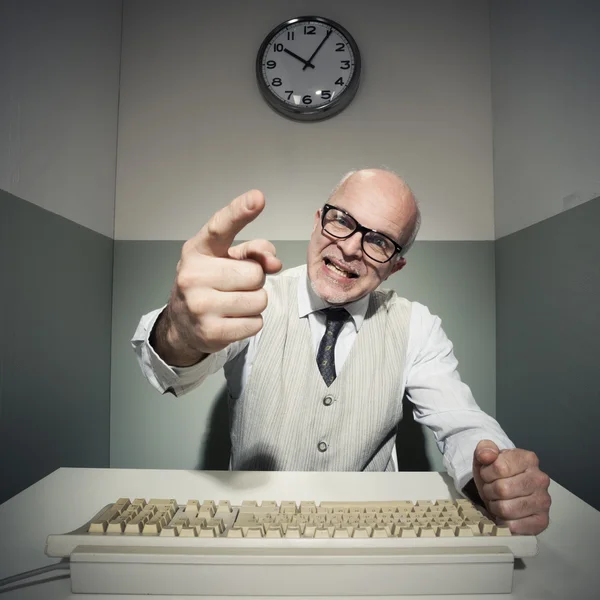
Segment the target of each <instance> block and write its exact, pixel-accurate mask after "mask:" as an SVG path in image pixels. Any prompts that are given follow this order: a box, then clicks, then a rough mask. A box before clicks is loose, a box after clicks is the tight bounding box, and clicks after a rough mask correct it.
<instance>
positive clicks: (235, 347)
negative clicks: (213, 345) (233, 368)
mask: <svg viewBox="0 0 600 600" xmlns="http://www.w3.org/2000/svg"><path fill="white" fill-rule="evenodd" d="M164 309H165V306H163V307H162V308H159V309H157V310H154V311H152V312H150V313H148V314H146V315H144V316H143V317H142V318H141V319H140V322H139V324H138V326H137V329H136V331H135V333H134V335H133V338H132V340H131V345H132V347H133V350H134V352H135V354H136V357H137V359H138V363H139V365H140V368H141V369H142V373H143V374H144V376H145V377H146V379H147V380H148V381H149V382H150V384H151V385H152V386H153V387H154V388H155V389H156V390H157V391H159V392H160V393H161V394H164V393H166V392H169V393H171V394H173V395H174V396H182V395H183V394H186V393H187V392H189V391H191V390H193V389H194V388H196V387H198V386H199V385H200V384H201V383H202V382H203V381H204V380H205V379H206V378H207V377H208V376H209V375H212V374H213V373H216V372H217V371H218V370H219V369H221V368H222V367H223V365H224V364H225V363H226V362H227V361H229V360H231V359H232V358H234V357H235V356H237V355H238V354H239V353H240V352H241V351H242V350H243V349H244V347H245V346H246V345H247V344H248V340H243V341H240V342H235V343H233V344H230V345H229V346H227V348H224V349H223V350H221V351H219V352H215V353H214V354H209V355H208V356H207V357H206V358H205V359H204V360H202V361H201V362H199V363H198V364H196V365H192V366H191V367H174V366H171V365H168V364H167V363H165V362H164V361H163V360H162V358H161V357H160V356H159V355H158V354H157V353H156V351H155V350H154V348H153V347H152V345H151V344H150V334H151V333H152V329H153V328H154V325H155V324H156V321H157V319H158V317H159V316H160V315H161V313H162V311H163V310H164Z"/></svg>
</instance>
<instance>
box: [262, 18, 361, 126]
mask: <svg viewBox="0 0 600 600" xmlns="http://www.w3.org/2000/svg"><path fill="white" fill-rule="evenodd" d="M305 21H317V22H319V23H322V24H324V25H326V26H328V27H331V28H332V29H335V30H337V31H338V32H339V33H340V34H341V35H342V36H343V37H344V38H345V39H346V40H347V41H348V44H349V45H350V49H351V50H352V53H353V55H354V72H353V73H352V78H351V80H350V83H349V84H348V85H347V86H346V88H345V89H344V91H343V92H341V93H340V94H339V95H338V96H337V97H336V98H334V99H333V100H332V101H331V102H328V103H327V104H324V105H322V106H318V107H316V108H313V107H310V106H291V105H289V104H287V103H286V102H284V101H283V100H281V99H280V98H278V97H277V96H276V95H275V94H274V93H273V92H272V91H271V90H270V88H269V86H268V85H267V83H266V81H265V79H264V77H263V58H264V55H265V52H266V50H267V48H268V46H269V44H270V43H271V42H272V40H273V38H274V37H275V36H277V35H278V34H279V32H280V31H281V30H283V29H285V28H286V27H289V26H290V25H296V24H297V23H302V22H305ZM361 68H362V61H361V57H360V50H359V49H358V45H357V43H356V42H355V40H354V38H353V37H352V35H350V33H349V32H348V31H347V30H346V29H345V28H344V27H342V26H341V25H340V24H339V23H336V22H335V21H332V20H331V19H327V18H325V17H315V16H306V17H295V18H293V19H289V20H288V21H285V22H284V23H281V24H280V25H277V27H275V28H273V29H272V30H271V31H270V32H269V33H268V34H267V36H266V37H265V39H264V40H263V42H262V44H261V46H260V48H259V50H258V54H257V56H256V81H257V83H258V89H259V90H260V93H261V95H262V97H263V98H264V99H265V101H266V102H267V104H268V105H269V106H270V107H271V108H272V109H273V110H274V111H275V112H277V113H278V114H280V115H282V116H284V117H287V118H288V119H292V120H293V121H304V122H306V121H312V122H314V121H323V120H325V119H329V118H331V117H333V116H335V115H337V114H339V113H340V112H342V111H343V110H344V109H345V108H347V107H348V105H349V104H350V103H351V102H352V100H354V96H356V92H357V91H358V87H359V85H360V75H361Z"/></svg>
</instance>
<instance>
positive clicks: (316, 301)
mask: <svg viewBox="0 0 600 600" xmlns="http://www.w3.org/2000/svg"><path fill="white" fill-rule="evenodd" d="M304 271H305V272H304V275H303V276H302V275H301V276H300V277H299V278H298V316H299V317H300V318H302V317H306V316H307V315H309V314H311V313H313V312H317V311H319V310H323V309H324V308H327V307H329V306H331V305H330V304H328V303H327V302H325V300H323V299H322V298H320V297H319V296H317V294H315V292H314V290H313V289H312V286H311V285H310V281H309V279H308V271H307V269H306V268H305V269H304ZM337 307H338V305H336V308H337ZM343 307H344V308H345V309H346V310H347V311H348V312H349V313H350V316H351V317H352V321H353V323H354V327H355V328H356V331H357V332H358V331H359V330H360V328H361V326H362V324H363V321H364V320H365V315H366V314H367V308H368V307H369V294H367V295H366V296H364V297H363V298H359V299H358V300H355V301H354V302H350V303H348V304H344V306H343Z"/></svg>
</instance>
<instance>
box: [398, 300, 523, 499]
mask: <svg viewBox="0 0 600 600" xmlns="http://www.w3.org/2000/svg"><path fill="white" fill-rule="evenodd" d="M412 307H413V310H412V315H411V323H410V333H409V343H408V349H407V362H406V374H405V378H406V394H407V396H408V398H409V400H410V401H411V402H412V403H413V406H414V407H413V412H414V417H415V421H417V422H418V423H420V424H422V425H425V426H427V427H428V428H429V429H430V430H431V431H432V432H433V435H434V437H435V440H436V443H437V446H438V448H439V449H440V452H442V454H443V461H444V467H445V468H446V470H447V471H448V473H449V474H450V476H451V477H452V479H453V480H454V484H455V486H456V489H457V490H458V491H459V492H461V493H462V490H463V488H464V487H465V485H466V484H467V483H468V482H469V480H470V479H471V478H472V477H473V453H474V452H475V448H476V446H477V444H478V443H479V442H480V441H481V440H483V439H489V440H492V441H493V442H495V443H496V445H497V446H498V448H499V449H500V450H502V449H506V448H514V447H515V446H514V444H513V443H512V442H511V440H510V439H509V438H508V436H507V435H506V433H505V432H504V431H503V430H502V428H501V427H500V425H499V424H498V422H497V421H496V420H495V419H494V418H492V417H491V416H489V415H487V414H486V413H484V412H483V411H482V410H481V408H480V407H479V406H478V405H477V403H476V402H475V399H474V398H473V394H472V393H471V390H470V388H469V386H467V385H466V384H465V383H464V382H462V381H461V379H460V375H459V373H458V361H457V360H456V357H455V356H454V350H453V345H452V342H450V340H449V339H448V337H447V336H446V334H445V333H444V330H443V329H442V322H441V320H440V318H439V317H437V316H434V315H432V314H431V313H430V312H429V310H428V309H427V308H426V307H425V306H423V305H422V304H419V303H418V302H413V303H412Z"/></svg>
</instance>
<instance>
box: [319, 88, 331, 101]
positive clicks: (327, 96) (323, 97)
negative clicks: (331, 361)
mask: <svg viewBox="0 0 600 600" xmlns="http://www.w3.org/2000/svg"><path fill="white" fill-rule="evenodd" d="M321 100H331V90H323V91H322V92H321Z"/></svg>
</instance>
